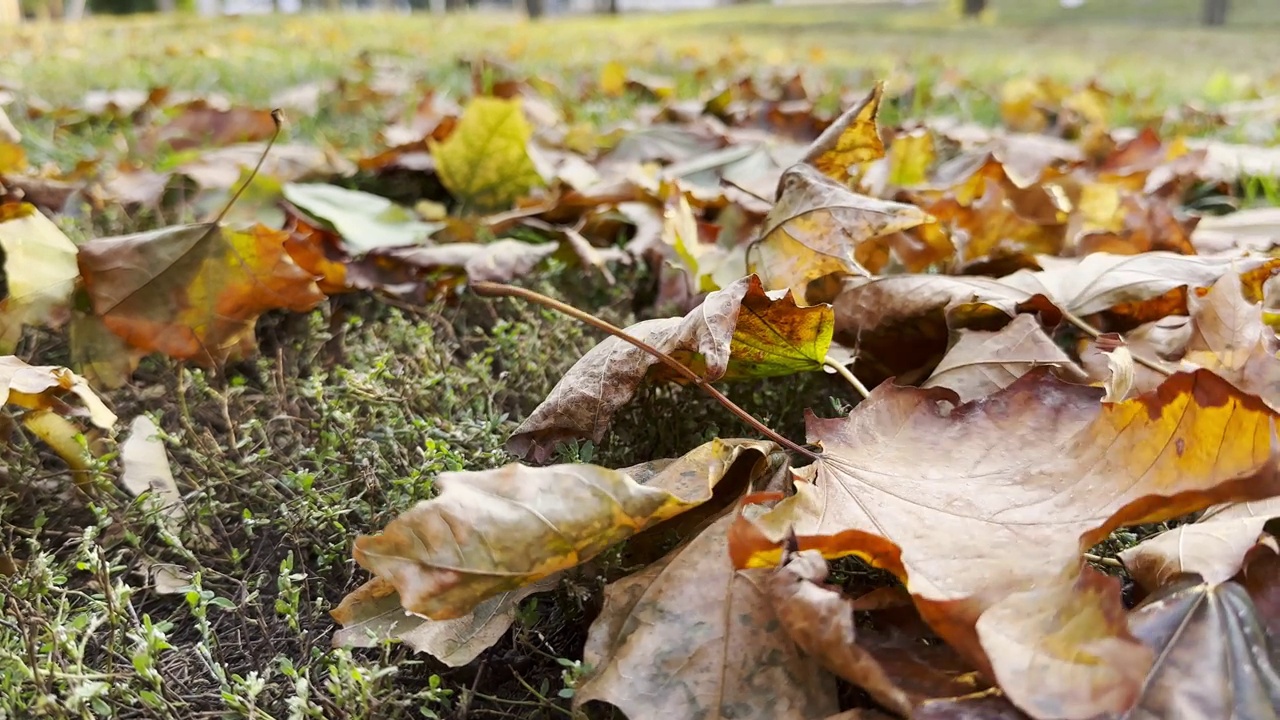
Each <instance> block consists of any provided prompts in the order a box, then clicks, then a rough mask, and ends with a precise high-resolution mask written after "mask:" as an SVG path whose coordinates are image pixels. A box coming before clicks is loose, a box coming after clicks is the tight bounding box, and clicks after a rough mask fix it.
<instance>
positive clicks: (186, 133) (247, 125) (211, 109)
mask: <svg viewBox="0 0 1280 720" xmlns="http://www.w3.org/2000/svg"><path fill="white" fill-rule="evenodd" d="M275 132H276V122H275V120H274V119H272V117H271V111H270V110H262V109H258V108H248V107H231V108H225V109H224V108H221V107H215V106H214V105H212V104H210V103H208V102H206V101H204V100H195V101H193V102H191V103H188V104H187V105H186V106H184V107H182V108H181V109H179V110H177V114H176V115H175V116H174V117H173V119H172V120H170V121H169V122H168V123H166V124H165V125H164V126H162V127H159V128H154V129H153V130H151V131H150V132H149V133H148V134H147V135H146V137H145V138H144V140H143V143H142V144H143V147H145V148H147V149H149V150H151V151H155V150H157V149H159V148H160V147H161V145H168V146H169V148H171V149H172V150H175V151H178V150H189V149H191V148H197V147H221V146H223V145H231V144H233V143H241V142H253V141H256V140H266V139H268V138H270V137H271V136H272V135H274V134H275Z"/></svg>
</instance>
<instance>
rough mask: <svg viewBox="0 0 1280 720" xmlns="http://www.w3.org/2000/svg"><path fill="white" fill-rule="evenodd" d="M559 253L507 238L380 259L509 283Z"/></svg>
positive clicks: (421, 249)
mask: <svg viewBox="0 0 1280 720" xmlns="http://www.w3.org/2000/svg"><path fill="white" fill-rule="evenodd" d="M559 249H560V246H559V245H558V244H556V243H537V244H534V243H527V242H522V241H520V240H512V239H511V238H504V239H502V240H496V241H494V242H491V243H486V244H483V245H481V244H478V243H447V244H444V245H433V246H430V247H414V248H400V249H396V250H392V251H390V252H388V253H384V254H383V255H382V256H381V257H383V258H385V259H387V260H391V261H396V262H403V263H405V264H407V265H410V266H413V267H416V268H420V269H422V270H428V271H430V270H444V271H456V270H462V271H464V272H465V273H466V276H467V278H468V279H469V280H471V281H472V282H479V281H482V280H488V281H491V282H508V281H510V280H513V279H515V278H519V277H524V276H525V275H528V274H529V272H530V271H532V270H533V269H534V268H535V267H537V266H538V264H539V263H541V262H542V261H543V260H546V259H547V258H549V257H551V256H552V255H554V254H555V253H556V251H558V250H559Z"/></svg>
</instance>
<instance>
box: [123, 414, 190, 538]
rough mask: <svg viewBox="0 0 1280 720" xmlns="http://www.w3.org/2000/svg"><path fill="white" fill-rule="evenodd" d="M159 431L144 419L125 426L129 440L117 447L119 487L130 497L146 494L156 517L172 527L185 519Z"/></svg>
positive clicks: (144, 416) (149, 421)
mask: <svg viewBox="0 0 1280 720" xmlns="http://www.w3.org/2000/svg"><path fill="white" fill-rule="evenodd" d="M159 433H160V429H159V428H157V427H156V424H155V423H154V422H152V421H151V418H149V417H147V416H146V415H139V416H137V417H135V418H134V419H133V422H132V423H130V424H129V437H127V438H126V439H125V441H124V442H123V443H121V445H120V465H121V468H122V469H121V472H120V483H121V484H122V485H124V487H125V489H126V490H128V491H129V492H131V493H133V494H134V496H141V495H143V494H144V493H149V494H150V496H151V497H152V498H154V499H155V500H156V507H157V508H158V509H159V511H160V513H161V514H162V515H164V516H165V517H166V518H168V520H169V521H171V522H172V523H174V524H175V525H176V524H178V523H181V522H182V521H183V519H184V518H186V516H187V507H186V504H185V503H184V502H183V500H182V493H181V492H180V491H179V490H178V484H177V483H176V482H175V481H174V479H173V471H172V470H171V469H170V468H169V456H168V454H166V453H165V450H164V440H162V439H161V438H160V437H159Z"/></svg>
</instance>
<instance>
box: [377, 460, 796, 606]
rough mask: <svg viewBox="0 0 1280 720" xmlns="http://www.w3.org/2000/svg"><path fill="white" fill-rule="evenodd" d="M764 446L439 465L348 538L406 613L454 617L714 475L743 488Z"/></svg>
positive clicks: (680, 506)
mask: <svg viewBox="0 0 1280 720" xmlns="http://www.w3.org/2000/svg"><path fill="white" fill-rule="evenodd" d="M773 449H774V446H773V445H772V444H770V443H761V442H754V441H750V440H713V441H712V442H710V443H707V444H705V445H702V446H700V447H698V448H695V449H694V450H692V451H691V452H689V453H688V454H686V455H685V456H683V457H681V458H678V459H676V460H674V461H666V462H663V463H659V466H660V469H659V470H658V471H657V472H656V473H655V472H653V468H651V467H648V466H638V467H637V468H629V469H626V470H610V469H607V468H602V467H599V466H596V465H553V466H549V467H544V468H536V467H528V466H524V465H516V464H511V465H506V466H504V467H501V468H498V469H495V470H487V471H481V472H449V473H443V474H441V475H440V477H439V478H438V479H437V480H436V487H438V488H439V489H440V494H439V495H437V496H436V497H435V498H433V499H431V500H425V501H422V502H420V503H418V504H417V505H415V506H414V507H412V508H410V509H409V510H407V511H405V512H404V513H403V514H401V515H400V516H399V517H397V518H396V519H395V520H392V521H391V523H390V524H388V525H387V527H386V528H385V529H384V530H383V531H382V533H381V534H379V535H362V536H360V537H358V538H356V542H355V549H354V551H353V555H354V556H355V559H356V561H357V562H358V563H360V565H361V566H363V567H365V568H366V569H368V570H370V571H371V572H373V573H374V575H376V576H377V577H380V578H382V579H383V580H385V581H386V582H388V583H390V584H391V585H392V586H393V587H394V588H395V589H396V591H397V592H398V593H399V594H400V602H401V604H402V606H403V607H404V608H405V609H406V610H409V611H411V612H414V613H418V614H420V615H424V616H426V617H428V618H431V619H433V620H448V619H451V618H456V617H461V616H462V615H465V614H467V613H469V612H471V611H472V609H473V608H475V606H476V605H477V604H478V603H480V602H482V601H484V600H486V599H488V598H490V597H493V596H495V595H498V594H500V593H504V592H508V591H512V590H515V589H517V588H520V587H522V586H525V585H528V584H529V583H533V582H536V581H538V580H541V579H542V578H545V577H547V576H548V575H551V574H552V573H554V572H557V571H559V570H563V569H565V568H570V567H573V566H575V565H577V564H579V563H582V562H585V561H586V560H588V559H590V558H592V557H594V556H595V555H596V554H598V553H600V552H603V551H604V550H606V549H608V548H609V547H610V546H611V545H613V544H614V543H617V542H619V541H621V540H625V539H626V538H628V537H630V536H632V535H634V534H636V533H638V532H640V531H641V530H644V529H645V528H647V527H650V526H652V525H656V524H657V523H659V522H662V521H664V520H667V519H670V518H673V517H675V516H676V515H679V514H681V513H683V512H685V511H687V510H690V509H691V508H694V507H697V506H699V505H701V504H702V503H704V502H706V501H707V500H710V499H711V497H712V493H713V490H714V489H715V488H716V486H717V485H718V484H720V483H721V482H727V483H728V484H729V485H733V486H735V488H736V489H737V490H738V491H741V489H743V488H745V486H746V485H745V484H743V481H744V479H745V480H746V481H747V482H749V481H750V480H752V479H754V478H757V477H759V476H760V475H762V474H763V473H765V472H766V471H767V470H769V468H768V464H769V463H768V462H766V459H767V458H768V456H769V453H770V452H772V450H773ZM637 477H639V478H640V479H641V480H645V482H644V483H643V484H641V482H639V481H638V480H637ZM726 478H728V480H727V481H726ZM740 484H741V487H738V486H739V485H740Z"/></svg>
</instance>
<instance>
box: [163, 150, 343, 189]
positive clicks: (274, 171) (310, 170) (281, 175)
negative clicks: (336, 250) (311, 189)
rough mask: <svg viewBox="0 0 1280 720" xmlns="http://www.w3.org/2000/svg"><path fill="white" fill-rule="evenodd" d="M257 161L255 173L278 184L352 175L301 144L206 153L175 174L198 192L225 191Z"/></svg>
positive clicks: (339, 160)
mask: <svg viewBox="0 0 1280 720" xmlns="http://www.w3.org/2000/svg"><path fill="white" fill-rule="evenodd" d="M264 152H265V153H266V155H265V157H264V156H263V153H264ZM259 160H262V167H261V168H259V169H258V173H259V174H260V175H263V176H266V177H269V178H274V179H275V180H277V181H279V182H282V183H295V182H308V181H311V180H317V181H318V180H321V179H332V178H334V177H345V176H348V175H351V174H353V173H354V172H355V166H354V165H353V164H352V163H351V162H350V161H349V160H346V159H345V158H343V157H341V156H338V155H335V154H334V153H331V152H325V151H324V150H321V149H320V148H317V147H313V146H311V145H303V144H301V143H276V144H274V145H272V146H271V150H270V151H269V152H268V151H267V144H266V143H265V142H257V143H242V144H239V145H231V146H229V147H224V148H217V149H214V150H209V151H207V152H204V153H201V154H200V156H199V157H197V158H195V159H193V160H188V161H187V162H184V163H182V164H181V165H179V166H178V167H177V169H176V170H175V172H177V173H179V174H181V175H186V176H187V177H189V178H191V179H192V180H194V181H195V182H196V184H197V185H199V186H200V187H202V188H206V189H211V188H217V189H224V190H225V189H231V188H233V187H235V186H237V185H238V184H239V183H240V181H241V179H242V178H243V177H244V173H245V171H246V170H251V169H252V168H253V167H254V166H256V165H257V164H258V161H259Z"/></svg>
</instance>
